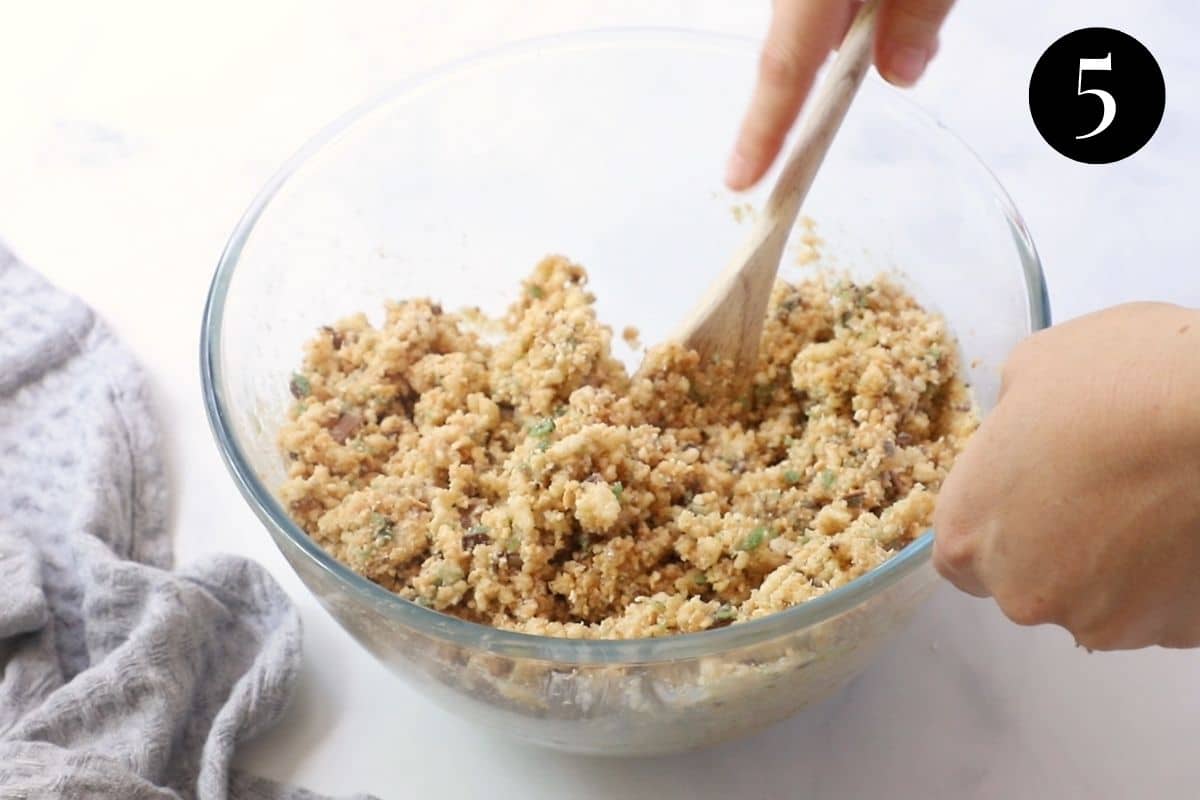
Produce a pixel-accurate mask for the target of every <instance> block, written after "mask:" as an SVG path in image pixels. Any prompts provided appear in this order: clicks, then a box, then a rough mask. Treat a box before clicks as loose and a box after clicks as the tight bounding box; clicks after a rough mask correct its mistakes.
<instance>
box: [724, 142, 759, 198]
mask: <svg viewBox="0 0 1200 800" xmlns="http://www.w3.org/2000/svg"><path fill="white" fill-rule="evenodd" d="M751 180H753V175H752V174H751V172H750V162H749V161H747V160H746V157H745V156H743V155H742V154H741V153H739V152H737V151H736V150H735V151H734V153H733V155H731V156H730V157H729V163H728V164H727V165H726V166H725V185H726V186H728V187H729V188H730V189H734V190H737V189H745V188H746V187H747V186H749V185H750V181H751Z"/></svg>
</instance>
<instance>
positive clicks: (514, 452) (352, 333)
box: [279, 256, 977, 639]
mask: <svg viewBox="0 0 1200 800" xmlns="http://www.w3.org/2000/svg"><path fill="white" fill-rule="evenodd" d="M586 282H587V275H586V273H585V272H584V270H583V269H582V268H581V267H579V266H577V265H575V264H573V263H571V262H570V261H568V260H567V259H565V258H562V257H557V256H551V257H548V258H546V259H544V260H543V261H542V262H541V263H540V264H538V265H537V267H536V268H535V269H534V271H533V274H532V275H531V276H530V277H529V278H528V279H527V280H526V281H525V282H524V286H523V288H524V292H523V294H522V298H521V299H520V300H519V301H518V302H516V303H515V304H514V305H513V306H512V307H511V308H509V310H508V312H507V314H506V315H505V317H504V318H503V319H502V320H487V319H486V318H485V317H484V316H483V315H482V314H481V313H480V312H478V311H477V310H471V311H466V312H463V313H459V314H455V313H447V312H444V311H443V310H442V308H441V307H439V306H438V305H437V304H436V303H434V302H432V301H430V300H407V301H404V302H397V303H389V304H388V305H387V315H386V319H385V321H384V323H383V326H382V327H380V328H375V327H372V326H371V325H370V324H369V323H368V321H367V319H366V317H365V316H363V315H362V314H359V315H356V316H352V317H349V318H347V319H344V320H342V321H340V322H338V323H336V324H335V325H332V326H329V327H325V328H322V329H321V331H320V332H319V334H318V335H317V336H316V338H315V339H313V340H312V342H310V343H309V345H308V349H307V356H306V358H305V361H304V364H303V367H302V369H301V370H300V371H298V372H297V373H296V374H295V375H294V376H293V378H292V381H291V386H290V388H291V392H292V394H293V395H294V397H295V403H294V404H293V406H292V409H291V411H290V414H289V418H288V420H287V421H286V423H285V424H284V425H283V428H282V431H281V433H280V437H279V441H280V445H281V448H282V450H283V452H284V453H285V454H286V457H287V458H288V460H289V473H288V474H289V477H288V480H287V481H286V483H285V484H284V485H283V487H282V490H281V494H282V497H283V499H284V501H285V502H286V504H287V507H288V509H289V511H290V513H291V514H292V516H293V517H294V518H295V520H296V521H297V522H298V523H299V524H300V525H301V526H302V527H303V528H304V530H305V531H307V532H308V534H309V535H310V536H312V537H313V539H314V540H315V541H316V542H317V543H319V544H320V545H321V546H322V547H323V548H325V549H326V550H327V551H329V552H330V553H331V554H333V555H334V556H335V557H336V558H337V559H338V560H340V561H342V562H343V563H345V564H347V565H349V566H350V567H351V568H353V569H354V570H355V571H357V572H359V573H360V574H362V575H365V576H366V577H368V578H370V579H371V580H373V581H375V582H376V583H378V584H380V585H382V586H384V587H386V588H388V589H390V590H391V591H393V592H396V593H397V594H399V595H401V596H403V597H406V598H409V599H410V600H414V601H416V602H418V603H421V604H423V605H427V606H430V607H432V608H435V609H438V610H440V611H444V612H446V613H448V614H453V615H455V616H458V617H462V618H464V619H468V620H473V621H476V622H481V623H484V624H488V625H494V626H496V627H500V628H506V629H510V630H517V631H524V632H526V633H533V634H542V635H548V636H565V637H571V638H610V639H627V638H635V637H645V636H660V635H665V634H672V633H682V632H688V631H699V630H704V629H707V628H712V627H717V626H721V625H726V624H730V623H735V622H739V621H744V620H749V619H754V618H757V617H761V616H764V615H766V614H771V613H773V612H776V611H780V610H782V609H785V608H788V607H790V606H794V605H796V604H798V603H802V602H804V601H805V600H808V599H810V598H812V597H816V596H817V595H820V594H822V593H824V592H828V591H830V590H831V589H834V588H836V587H838V586H841V585H843V584H845V583H848V582H849V581H852V580H854V579H855V578H857V577H859V576H860V575H862V574H863V573H865V572H867V571H868V570H871V569H873V568H874V567H876V566H878V565H879V564H881V563H883V562H884V561H886V560H887V559H888V557H889V556H890V555H891V554H893V553H894V552H895V551H897V550H899V549H900V548H902V547H904V546H905V545H906V544H907V543H909V542H910V541H911V540H912V539H913V538H914V536H916V535H917V534H918V533H919V532H920V531H921V530H923V529H924V528H925V527H926V526H927V525H928V524H929V522H930V518H931V515H932V512H933V503H934V492H936V490H937V488H938V487H939V486H940V485H941V482H942V480H943V478H944V477H945V475H946V473H947V471H948V470H949V468H950V464H951V462H952V461H953V459H954V457H955V455H956V454H957V453H958V452H959V451H960V450H961V448H962V446H963V444H964V443H965V441H966V439H967V438H968V437H969V435H970V434H971V432H972V431H973V430H974V429H975V427H976V424H977V416H976V414H975V411H974V409H973V406H972V402H971V397H970V393H969V390H968V389H967V387H966V386H965V385H964V384H963V382H962V381H961V380H960V378H959V377H958V361H957V355H956V349H955V346H954V343H953V341H952V339H951V338H950V336H949V334H948V332H947V330H946V326H945V324H944V322H943V320H942V319H941V318H940V317H938V316H936V315H933V314H930V313H927V312H926V311H924V310H922V309H921V308H920V307H919V306H918V305H917V303H916V302H915V301H914V300H913V299H912V298H911V297H910V296H909V295H907V294H906V293H905V292H904V291H902V290H901V289H900V288H899V287H898V286H897V285H895V284H894V283H892V282H890V281H889V280H887V279H886V278H878V279H876V280H874V281H873V282H871V283H869V284H865V285H855V284H853V283H850V282H848V281H844V280H841V281H836V280H834V279H832V278H827V277H817V278H814V279H811V280H808V281H805V282H803V283H800V284H797V285H792V284H789V283H786V282H780V283H779V284H778V285H777V286H776V287H775V289H774V292H773V294H772V297H771V304H770V314H769V318H768V321H767V324H766V327H765V330H764V334H763V339H762V346H761V349H760V363H759V365H758V369H757V373H756V375H755V377H754V381H753V384H752V386H750V387H749V388H748V389H747V391H745V392H744V393H741V394H740V395H739V396H736V397H728V398H727V397H724V396H723V395H722V394H721V393H719V392H716V391H711V390H710V388H709V384H710V383H712V381H708V382H706V381H705V380H704V377H705V375H709V376H711V375H713V374H714V371H713V369H712V367H711V365H709V368H708V369H701V368H700V365H699V364H698V363H697V362H698V358H697V356H696V354H695V353H693V352H690V351H687V350H685V349H683V348H682V347H680V346H678V345H673V344H668V345H662V346H658V347H655V348H653V349H652V350H651V351H650V352H649V353H648V355H647V361H646V365H645V368H644V369H643V370H642V371H641V372H640V373H639V375H638V376H636V377H633V378H631V377H630V376H629V375H628V373H627V371H626V369H625V367H624V365H623V364H622V363H621V362H619V361H617V360H616V359H615V358H614V357H613V356H612V354H611V351H610V344H611V337H612V332H611V330H610V329H609V328H608V327H606V326H604V325H602V324H601V323H600V322H599V321H598V320H597V318H596V314H595V311H594V307H593V300H594V298H593V296H592V295H591V294H590V293H589V292H588V291H587V289H586ZM496 331H498V332H499V335H498V336H497V335H493V334H494V333H495V332H496Z"/></svg>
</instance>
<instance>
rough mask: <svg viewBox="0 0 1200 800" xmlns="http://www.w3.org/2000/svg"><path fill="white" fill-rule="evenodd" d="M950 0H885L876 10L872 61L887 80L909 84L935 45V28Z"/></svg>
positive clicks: (952, 2) (936, 42)
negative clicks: (877, 11)
mask: <svg viewBox="0 0 1200 800" xmlns="http://www.w3.org/2000/svg"><path fill="white" fill-rule="evenodd" d="M953 5H954V0H888V2H886V3H885V4H884V6H883V8H882V9H880V14H879V23H878V29H877V33H876V35H875V63H876V64H877V65H878V66H879V72H880V74H882V75H883V77H884V78H885V79H887V81H888V82H889V83H894V84H896V85H897V86H912V85H913V84H914V83H916V82H917V81H918V80H919V79H920V77H921V75H923V74H924V72H925V67H926V66H927V65H928V64H929V62H930V60H932V59H933V56H934V54H935V53H936V52H937V47H938V30H940V29H941V27H942V23H943V22H945V20H946V15H947V14H949V13H950V8H951V6H953Z"/></svg>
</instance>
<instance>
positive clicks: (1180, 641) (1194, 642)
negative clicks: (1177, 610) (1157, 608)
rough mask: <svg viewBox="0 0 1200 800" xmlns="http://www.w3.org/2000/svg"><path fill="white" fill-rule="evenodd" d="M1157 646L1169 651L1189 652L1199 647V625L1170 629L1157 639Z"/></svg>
mask: <svg viewBox="0 0 1200 800" xmlns="http://www.w3.org/2000/svg"><path fill="white" fill-rule="evenodd" d="M1158 644H1159V646H1161V647H1165V648H1167V649H1170V650H1191V649H1193V648H1196V647H1200V625H1196V624H1191V625H1188V626H1183V627H1176V628H1171V629H1169V630H1167V631H1166V632H1164V633H1163V634H1162V636H1160V637H1159V640H1158Z"/></svg>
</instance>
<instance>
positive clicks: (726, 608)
mask: <svg viewBox="0 0 1200 800" xmlns="http://www.w3.org/2000/svg"><path fill="white" fill-rule="evenodd" d="M736 616H737V609H736V608H734V607H733V606H731V605H729V604H728V603H724V604H722V605H721V607H720V608H718V609H717V612H716V613H715V614H713V618H714V619H716V620H718V621H719V622H728V621H729V620H731V619H733V618H734V617H736Z"/></svg>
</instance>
